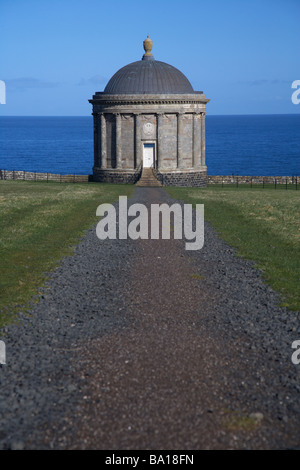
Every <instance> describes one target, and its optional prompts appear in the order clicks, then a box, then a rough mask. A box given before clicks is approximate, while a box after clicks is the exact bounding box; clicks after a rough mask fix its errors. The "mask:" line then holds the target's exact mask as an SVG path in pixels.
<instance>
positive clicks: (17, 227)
mask: <svg viewBox="0 0 300 470" xmlns="http://www.w3.org/2000/svg"><path fill="white" fill-rule="evenodd" d="M133 189H134V186H131V185H113V184H99V183H89V184H79V183H76V184H72V183H70V184H68V183H63V184H60V183H52V182H51V183H46V182H25V181H24V182H23V181H0V266H1V269H0V326H3V325H5V324H7V323H9V322H11V321H13V320H14V314H15V312H16V311H17V310H18V308H20V306H24V305H26V304H28V302H29V301H30V299H32V298H33V297H34V296H35V295H36V294H38V290H39V287H40V286H42V285H43V283H44V281H45V279H46V277H45V274H44V273H45V272H49V271H50V270H52V269H53V268H55V266H57V264H58V263H59V260H60V259H61V258H62V256H66V255H70V254H71V253H72V252H73V249H74V246H75V245H76V243H78V241H79V239H80V237H81V236H82V235H84V232H85V231H86V230H87V229H88V228H89V227H90V226H92V224H93V223H96V222H97V220H98V219H99V218H97V217H96V209H97V207H98V205H99V204H102V203H112V202H114V201H116V200H118V197H119V195H124V196H125V195H127V196H128V197H129V196H130V195H131V194H132V192H133Z"/></svg>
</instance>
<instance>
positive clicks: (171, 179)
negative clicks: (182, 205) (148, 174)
mask: <svg viewBox="0 0 300 470" xmlns="http://www.w3.org/2000/svg"><path fill="white" fill-rule="evenodd" d="M154 173H155V175H156V177H157V179H158V180H159V181H160V182H161V184H162V185H163V186H184V187H198V188H205V187H206V172H205V171H191V172H188V171H186V172H180V171H170V172H160V171H158V170H154Z"/></svg>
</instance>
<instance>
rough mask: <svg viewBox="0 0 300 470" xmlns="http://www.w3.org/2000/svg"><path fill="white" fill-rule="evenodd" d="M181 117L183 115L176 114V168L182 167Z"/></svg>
mask: <svg viewBox="0 0 300 470" xmlns="http://www.w3.org/2000/svg"><path fill="white" fill-rule="evenodd" d="M183 116H184V113H177V168H182V167H183V148H182V137H183V122H182V121H183Z"/></svg>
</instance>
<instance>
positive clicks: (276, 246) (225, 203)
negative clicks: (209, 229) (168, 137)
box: [166, 187, 300, 311]
mask: <svg viewBox="0 0 300 470" xmlns="http://www.w3.org/2000/svg"><path fill="white" fill-rule="evenodd" d="M166 189H167V191H168V193H169V194H170V195H171V196H172V197H174V198H176V199H180V200H184V202H185V203H190V204H191V203H192V204H196V203H198V204H204V217H205V219H206V220H207V221H209V222H210V223H211V225H212V226H213V227H214V228H215V229H216V231H217V232H218V233H219V234H220V236H221V237H222V238H223V239H224V240H225V241H226V242H228V243H229V244H230V245H231V246H234V247H235V248H237V249H238V253H239V255H240V256H244V257H246V258H247V259H251V260H253V261H255V262H256V265H257V266H258V267H259V268H260V269H262V270H263V276H264V279H265V280H266V282H268V283H269V285H270V286H272V288H273V289H274V290H276V291H277V292H279V293H280V295H281V305H282V306H286V307H288V308H289V309H290V310H296V311H297V310H300V288H299V287H300V216H299V212H300V211H299V206H300V204H299V202H300V191H283V190H279V191H277V190H274V189H273V190H272V191H271V190H266V189H250V188H249V187H239V188H238V189H237V188H235V187H232V188H228V187H224V188H222V187H209V188H206V189H200V188H166ZM204 243H205V240H204Z"/></svg>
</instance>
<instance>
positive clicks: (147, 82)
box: [104, 36, 194, 94]
mask: <svg viewBox="0 0 300 470" xmlns="http://www.w3.org/2000/svg"><path fill="white" fill-rule="evenodd" d="M143 44H144V49H145V54H144V55H143V57H142V60H138V61H137V62H132V63H131V64H128V65H126V66H125V67H122V68H121V69H120V70H118V71H117V72H116V73H115V74H114V75H113V76H112V78H111V79H110V80H109V82H108V83H107V85H106V87H105V89H104V93H106V94H170V93H171V94H172V93H176V94H184V93H194V90H193V87H192V85H191V84H190V82H189V80H188V79H187V78H186V76H185V75H184V74H183V73H182V72H180V70H178V69H176V68H175V67H173V66H172V65H169V64H166V63H165V62H160V61H158V60H155V59H154V57H153V55H152V54H151V49H152V41H151V39H150V38H149V36H148V37H147V39H145V41H144V43H143Z"/></svg>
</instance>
